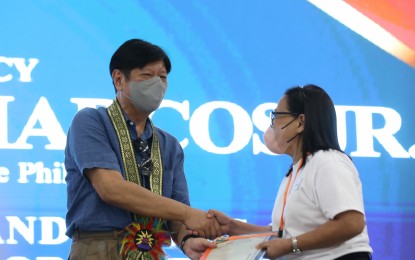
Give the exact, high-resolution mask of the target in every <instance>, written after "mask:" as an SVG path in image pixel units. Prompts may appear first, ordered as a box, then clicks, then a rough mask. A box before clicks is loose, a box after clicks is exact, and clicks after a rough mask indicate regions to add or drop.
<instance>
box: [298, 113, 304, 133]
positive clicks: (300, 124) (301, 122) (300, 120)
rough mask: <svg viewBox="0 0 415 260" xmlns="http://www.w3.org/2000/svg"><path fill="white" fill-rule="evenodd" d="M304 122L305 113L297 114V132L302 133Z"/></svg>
mask: <svg viewBox="0 0 415 260" xmlns="http://www.w3.org/2000/svg"><path fill="white" fill-rule="evenodd" d="M304 122H305V115H304V114H301V115H299V116H298V127H297V133H302V132H303V131H304Z"/></svg>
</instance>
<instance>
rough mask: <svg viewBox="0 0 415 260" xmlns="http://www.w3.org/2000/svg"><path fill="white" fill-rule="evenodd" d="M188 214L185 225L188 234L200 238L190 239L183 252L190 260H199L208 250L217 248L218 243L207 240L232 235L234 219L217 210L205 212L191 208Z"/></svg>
mask: <svg viewBox="0 0 415 260" xmlns="http://www.w3.org/2000/svg"><path fill="white" fill-rule="evenodd" d="M188 213H189V214H187V216H186V218H185V220H184V222H183V223H184V225H185V226H186V228H187V230H188V232H189V233H188V234H193V235H197V236H198V238H194V239H188V240H187V241H186V243H185V245H184V247H183V251H184V253H185V254H186V255H187V256H188V257H189V258H190V259H199V258H200V257H201V256H202V254H203V252H205V250H206V249H207V248H215V247H216V243H212V242H211V241H210V240H207V239H215V238H217V237H220V236H222V235H224V234H230V232H231V226H232V220H233V219H232V218H230V217H228V216H227V215H225V214H223V213H222V212H220V211H217V210H209V211H208V212H205V211H202V210H198V209H195V208H191V211H190V212H188ZM206 238H207V239H206Z"/></svg>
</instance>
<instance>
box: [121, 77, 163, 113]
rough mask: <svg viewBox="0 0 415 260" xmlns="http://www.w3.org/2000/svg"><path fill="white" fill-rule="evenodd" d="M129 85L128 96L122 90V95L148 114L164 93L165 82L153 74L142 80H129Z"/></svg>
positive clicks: (155, 106) (156, 106) (154, 108)
mask: <svg viewBox="0 0 415 260" xmlns="http://www.w3.org/2000/svg"><path fill="white" fill-rule="evenodd" d="M129 87H130V96H128V95H127V94H125V92H124V91H123V93H124V95H125V96H126V97H128V98H129V99H130V100H131V101H132V102H133V105H134V106H135V107H136V108H138V109H140V110H141V111H143V112H146V113H149V114H150V113H152V112H153V111H155V110H156V109H157V108H159V106H160V104H161V101H162V100H163V98H164V94H166V89H167V83H164V82H163V81H162V80H161V78H160V77H158V76H155V77H153V78H151V79H147V80H143V81H138V82H136V81H131V82H130V83H129Z"/></svg>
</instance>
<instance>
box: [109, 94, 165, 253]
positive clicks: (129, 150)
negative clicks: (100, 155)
mask: <svg viewBox="0 0 415 260" xmlns="http://www.w3.org/2000/svg"><path fill="white" fill-rule="evenodd" d="M107 111H108V115H109V117H110V119H111V122H112V124H113V126H114V129H115V132H116V133H117V137H118V140H119V143H120V149H121V157H122V161H123V167H124V172H125V177H126V179H127V181H131V182H134V183H136V184H138V185H140V186H141V185H142V184H141V180H140V175H139V166H138V164H137V161H136V157H135V153H134V148H133V144H132V141H131V137H130V133H129V131H128V127H127V124H126V122H125V119H124V115H123V112H122V110H121V107H120V105H119V103H118V101H117V99H116V98H115V99H114V101H113V103H112V104H111V105H110V106H109V107H108V108H107ZM150 123H151V127H152V130H153V139H152V144H151V160H152V162H153V169H152V173H151V174H150V190H151V191H152V192H154V193H156V194H158V195H162V181H163V167H162V162H161V154H160V146H159V140H158V137H157V132H156V129H155V127H154V126H153V123H152V122H151V120H150ZM132 216H133V223H131V224H130V225H129V226H127V227H126V228H125V229H124V230H123V232H124V239H123V241H122V243H121V245H120V250H119V253H120V254H122V255H124V256H125V257H127V259H134V260H136V259H154V258H156V259H162V258H164V257H163V256H164V255H165V254H164V252H163V250H162V249H161V246H164V245H169V243H170V235H169V233H168V232H167V231H165V230H164V228H165V221H164V220H162V219H159V218H153V217H144V216H139V215H137V214H135V213H132Z"/></svg>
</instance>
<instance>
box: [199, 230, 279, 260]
mask: <svg viewBox="0 0 415 260" xmlns="http://www.w3.org/2000/svg"><path fill="white" fill-rule="evenodd" d="M276 236H277V233H273V232H269V233H257V234H248V235H241V236H231V237H229V238H228V239H227V240H226V241H224V242H221V243H217V247H216V248H208V249H207V250H206V251H205V252H204V253H203V255H202V257H201V258H200V260H223V259H227V260H257V259H261V258H262V257H263V256H264V254H265V251H264V250H260V249H257V248H256V245H258V244H259V243H261V242H264V241H267V240H270V239H272V238H274V237H276Z"/></svg>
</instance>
